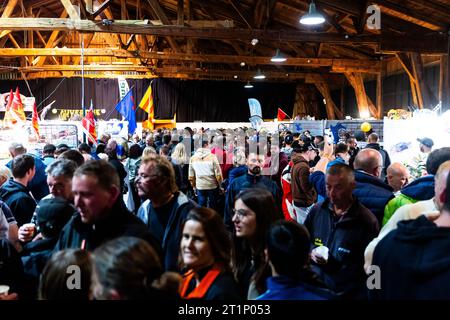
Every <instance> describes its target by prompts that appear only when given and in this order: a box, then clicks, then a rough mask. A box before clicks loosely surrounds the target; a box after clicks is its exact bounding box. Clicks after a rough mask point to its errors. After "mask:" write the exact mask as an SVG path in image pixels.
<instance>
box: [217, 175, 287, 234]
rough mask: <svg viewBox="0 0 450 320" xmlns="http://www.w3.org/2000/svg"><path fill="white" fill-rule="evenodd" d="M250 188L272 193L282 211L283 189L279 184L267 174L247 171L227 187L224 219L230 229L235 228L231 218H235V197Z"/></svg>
mask: <svg viewBox="0 0 450 320" xmlns="http://www.w3.org/2000/svg"><path fill="white" fill-rule="evenodd" d="M250 188H262V189H266V190H268V191H269V192H270V193H272V195H273V197H274V199H275V203H276V204H277V206H278V207H279V208H280V212H281V191H280V189H279V188H278V186H277V184H276V183H275V182H273V181H272V180H270V179H269V178H267V177H265V176H261V175H260V176H254V175H252V174H249V173H248V171H247V172H246V173H245V174H243V175H242V176H240V177H237V178H235V179H234V180H233V182H232V183H231V184H230V185H229V186H228V189H227V194H226V199H225V211H224V217H223V219H224V222H225V225H226V226H227V227H228V228H229V230H232V229H233V222H232V221H231V219H232V218H233V208H234V199H235V197H236V196H237V195H238V194H239V192H241V191H242V190H246V189H250Z"/></svg>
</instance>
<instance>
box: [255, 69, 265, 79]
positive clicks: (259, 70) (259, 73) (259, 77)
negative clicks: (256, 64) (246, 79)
mask: <svg viewBox="0 0 450 320" xmlns="http://www.w3.org/2000/svg"><path fill="white" fill-rule="evenodd" d="M265 78H266V76H265V75H264V73H262V72H261V69H258V72H256V74H255V75H254V76H253V79H258V80H260V79H265Z"/></svg>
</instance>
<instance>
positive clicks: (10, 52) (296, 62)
mask: <svg viewBox="0 0 450 320" xmlns="http://www.w3.org/2000/svg"><path fill="white" fill-rule="evenodd" d="M83 54H84V55H85V56H86V57H89V56H105V57H116V58H122V59H124V58H129V59H135V58H142V59H157V60H178V61H183V62H205V63H229V64H240V63H241V62H245V63H247V64H252V65H275V66H278V65H281V66H301V67H311V68H319V67H330V68H331V70H332V71H334V72H339V71H338V70H344V69H353V70H356V69H359V70H366V72H379V71H381V62H380V61H379V60H368V59H366V60H355V59H328V58H288V59H287V60H286V61H285V62H282V63H275V62H272V61H270V58H271V57H269V56H267V57H262V56H240V55H237V56H233V55H212V54H188V53H168V52H144V51H127V50H123V49H120V50H118V49H101V48H86V49H84V52H83ZM30 55H35V56H75V57H79V56H80V55H81V49H80V48H51V49H49V48H47V49H38V48H33V49H28V48H21V49H12V48H4V49H0V56H10V57H14V56H30Z"/></svg>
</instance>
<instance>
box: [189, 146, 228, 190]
mask: <svg viewBox="0 0 450 320" xmlns="http://www.w3.org/2000/svg"><path fill="white" fill-rule="evenodd" d="M189 181H191V184H192V186H193V187H194V188H197V189H198V190H212V189H216V188H218V187H219V186H220V183H221V182H222V171H221V169H220V164H219V161H218V160H217V157H216V156H215V155H214V154H212V153H211V151H210V150H209V149H206V148H199V149H197V152H196V153H195V154H194V155H193V156H192V157H191V159H190V161H189Z"/></svg>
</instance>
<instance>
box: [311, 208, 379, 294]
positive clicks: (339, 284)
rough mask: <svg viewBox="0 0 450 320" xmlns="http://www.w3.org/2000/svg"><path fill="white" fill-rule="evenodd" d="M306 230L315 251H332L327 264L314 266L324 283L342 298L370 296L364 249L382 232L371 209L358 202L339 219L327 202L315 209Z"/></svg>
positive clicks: (312, 210)
mask: <svg viewBox="0 0 450 320" xmlns="http://www.w3.org/2000/svg"><path fill="white" fill-rule="evenodd" d="M305 227H306V228H307V229H308V231H309V234H310V237H311V241H312V247H313V248H315V247H317V246H320V245H324V246H326V247H328V249H329V259H328V262H327V263H326V264H324V265H317V264H313V265H312V267H313V270H314V271H315V272H317V274H318V275H319V277H320V278H321V280H322V281H323V282H324V283H325V284H326V285H327V286H328V287H330V288H331V289H332V290H333V291H334V292H336V293H337V294H339V295H340V296H342V297H346V298H364V297H366V290H365V284H366V282H365V279H366V277H365V273H364V250H365V249H366V247H367V245H368V244H369V242H370V241H371V240H372V239H373V238H375V237H376V236H377V235H378V231H379V227H378V222H377V220H376V218H375V217H374V215H373V214H372V213H371V212H370V211H369V209H367V208H366V207H364V206H363V205H362V204H361V203H360V202H359V201H358V200H357V199H355V201H354V202H353V204H352V206H351V207H350V209H349V210H348V211H347V213H346V214H345V215H344V216H343V217H342V218H341V219H338V218H336V217H335V215H334V213H333V211H332V210H331V204H330V201H329V200H328V199H327V200H325V201H324V202H319V203H318V204H316V205H315V206H314V207H313V208H312V209H311V211H310V213H309V214H308V217H307V218H306V221H305Z"/></svg>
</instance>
